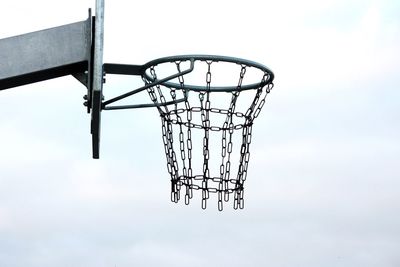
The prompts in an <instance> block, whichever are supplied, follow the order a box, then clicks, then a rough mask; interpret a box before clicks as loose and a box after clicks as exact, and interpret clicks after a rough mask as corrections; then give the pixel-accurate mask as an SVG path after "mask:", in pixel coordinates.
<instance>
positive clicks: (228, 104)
mask: <svg viewBox="0 0 400 267" xmlns="http://www.w3.org/2000/svg"><path fill="white" fill-rule="evenodd" d="M103 40H104V0H97V1H96V14H95V16H92V14H91V10H89V18H88V19H87V20H84V21H81V22H76V23H72V24H68V25H63V26H60V27H56V28H51V29H47V30H42V31H38V32H33V33H28V34H24V35H20V36H15V37H10V38H6V39H1V40H0V90H4V89H9V88H12V87H16V86H20V85H25V84H30V83H34V82H38V81H43V80H47V79H52V78H57V77H61V76H65V75H73V76H74V77H75V78H76V79H78V80H79V81H80V82H81V83H82V84H83V85H85V86H86V87H87V94H86V95H85V96H84V99H85V106H86V107H87V112H88V113H90V114H91V127H90V128H91V135H92V153H93V158H99V156H100V125H101V112H102V111H103V110H115V109H135V108H147V107H154V108H156V109H157V110H158V111H159V113H160V116H161V122H162V138H163V143H164V149H165V154H166V158H167V168H168V172H169V175H170V178H171V185H172V189H171V199H172V201H173V202H178V200H179V199H180V193H181V189H182V188H184V194H185V203H186V204H189V201H190V199H191V198H192V197H193V190H200V191H201V192H202V207H203V208H204V209H205V208H206V204H207V200H208V199H209V197H210V193H216V196H217V198H218V209H219V210H222V208H223V201H228V200H229V199H230V198H231V197H230V195H231V194H233V195H234V197H233V199H234V208H235V209H237V208H243V206H244V202H243V183H244V181H245V180H246V176H247V170H248V163H249V158H250V150H249V146H250V143H251V138H252V126H253V122H254V119H255V118H256V117H257V116H258V115H259V113H260V111H261V109H262V107H263V106H264V104H265V98H266V96H267V94H268V93H269V92H270V90H271V89H272V88H273V79H274V74H273V73H272V71H271V70H269V69H268V68H267V67H265V66H263V65H261V64H258V63H256V62H253V61H249V60H244V59H239V58H233V57H225V56H211V55H184V56H172V57H165V58H161V59H156V60H153V61H151V62H148V63H146V64H144V65H124V64H110V63H105V64H103V58H102V57H103ZM106 74H120V75H135V76H140V77H141V78H142V80H143V86H142V87H140V88H136V89H134V90H132V91H129V92H126V93H124V94H122V95H120V96H117V97H113V98H111V99H106V100H105V99H104V96H103V84H104V82H105V80H104V75H106ZM142 91H147V93H148V94H149V96H150V100H149V102H148V103H144V104H135V105H129V104H120V101H121V100H123V99H125V98H128V97H131V96H133V95H135V94H137V93H139V92H142ZM214 96H215V97H214ZM239 96H240V97H239ZM224 97H225V98H226V100H223V99H224ZM242 100H247V103H242V102H241V101H242ZM243 107H244V108H243ZM241 108H242V109H241ZM196 142H197V143H198V145H196ZM235 144H236V145H235ZM235 163H237V164H236V165H235Z"/></svg>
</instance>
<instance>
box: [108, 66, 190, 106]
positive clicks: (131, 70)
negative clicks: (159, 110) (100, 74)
mask: <svg viewBox="0 0 400 267" xmlns="http://www.w3.org/2000/svg"><path fill="white" fill-rule="evenodd" d="M146 67H147V66H146V65H125V64H112V63H106V64H104V72H105V73H106V74H107V73H109V74H121V75H137V76H139V75H140V76H143V75H144V71H145V70H146ZM193 69H194V59H190V67H189V68H188V69H186V70H184V71H180V72H177V73H175V74H172V75H170V76H168V77H165V78H162V79H160V80H154V81H152V82H151V83H147V84H146V85H145V86H142V87H140V88H137V89H135V90H132V91H130V92H127V93H125V94H122V95H120V96H117V97H114V98H112V99H109V100H106V101H104V102H103V103H102V109H103V110H117V109H136V108H150V107H160V106H167V105H172V104H177V103H181V102H184V101H186V100H187V97H188V92H187V91H185V92H184V97H183V98H180V99H176V100H173V101H168V102H166V103H149V104H137V105H122V106H108V105H109V104H112V103H115V102H117V101H119V100H122V99H124V98H127V97H129V96H132V95H134V94H137V93H140V92H142V91H144V90H146V89H149V88H151V87H154V86H158V85H160V84H165V83H167V82H168V81H170V80H172V79H175V78H178V77H181V76H184V75H186V74H188V73H190V72H192V71H193Z"/></svg>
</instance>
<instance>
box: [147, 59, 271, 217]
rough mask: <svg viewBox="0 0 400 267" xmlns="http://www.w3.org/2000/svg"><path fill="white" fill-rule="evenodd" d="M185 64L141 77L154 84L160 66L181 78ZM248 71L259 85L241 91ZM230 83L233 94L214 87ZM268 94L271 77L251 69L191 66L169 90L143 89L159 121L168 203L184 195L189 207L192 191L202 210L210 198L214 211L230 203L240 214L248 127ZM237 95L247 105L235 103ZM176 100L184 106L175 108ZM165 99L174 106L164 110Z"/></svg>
mask: <svg viewBox="0 0 400 267" xmlns="http://www.w3.org/2000/svg"><path fill="white" fill-rule="evenodd" d="M185 64H188V62H186V61H185V60H179V61H178V60H176V61H173V62H167V63H163V64H157V65H154V66H151V67H150V68H149V69H148V71H149V76H148V77H151V79H148V78H146V77H145V76H143V80H144V82H145V83H146V84H150V83H151V82H152V81H157V79H158V78H159V77H157V76H158V75H160V74H159V73H162V72H163V71H167V70H162V69H163V66H162V65H168V67H169V68H171V66H173V69H174V71H175V72H176V71H177V72H181V71H182V69H183V65H185ZM216 65H219V67H218V68H217V67H216ZM214 67H215V68H214ZM214 69H215V72H214ZM250 69H251V70H254V73H252V74H251V75H250V74H249V76H251V77H249V78H250V79H252V80H253V79H258V81H257V84H258V86H257V87H256V88H255V89H252V90H242V86H243V87H244V82H245V80H246V76H247V75H248V73H249V70H250ZM217 75H218V76H219V77H218V76H217ZM160 77H161V76H160ZM193 77H195V78H193ZM189 80H190V81H189ZM214 81H215V82H214ZM229 81H230V84H231V85H232V84H233V86H234V90H223V87H218V86H219V84H218V82H220V83H225V84H226V83H227V82H229ZM232 81H233V82H232ZM189 82H193V83H196V84H197V85H200V86H197V88H196V90H193V89H188V87H190V86H187V84H192V83H189ZM214 83H215V85H214ZM192 87H193V86H192ZM221 88H222V89H221ZM272 88H273V83H272V78H271V73H269V72H266V71H263V70H260V69H257V68H254V67H253V66H247V65H245V64H238V63H232V62H223V61H216V60H196V62H195V69H194V71H193V72H192V73H190V74H186V75H182V76H179V77H178V78H176V83H174V84H173V86H171V84H169V83H162V84H160V85H156V86H153V87H150V88H148V89H147V91H148V93H149V95H150V98H151V100H152V101H153V102H154V103H155V104H157V105H158V107H157V108H158V111H159V113H160V116H161V123H162V140H163V143H164V149H165V155H166V158H167V168H168V172H169V174H170V177H171V200H172V201H173V202H176V203H177V202H178V201H179V200H180V199H181V196H182V195H183V197H184V199H185V204H187V205H188V204H189V202H190V201H191V199H192V198H193V191H194V190H197V191H200V192H201V206H202V208H203V209H205V208H206V207H207V201H208V200H209V198H210V195H211V194H213V195H214V196H215V197H216V199H217V202H218V209H219V210H222V209H223V203H224V202H228V201H229V200H230V199H233V207H234V209H238V208H240V209H243V207H244V187H243V185H244V182H245V181H246V177H247V171H248V165H249V159H250V149H249V148H250V144H251V140H252V135H253V122H254V119H255V118H257V116H258V115H259V113H260V111H261V109H262V108H263V106H264V104H265V99H266V96H267V94H268V93H269V92H270V90H271V89H272ZM245 94H246V95H245ZM242 95H243V100H246V101H244V102H245V103H246V104H244V103H242V102H240V101H239V100H240V99H241V98H242ZM239 96H240V97H239ZM180 97H183V99H184V100H183V101H180V102H179V101H177V100H178V99H180ZM213 97H214V98H213ZM169 99H172V100H173V101H176V103H175V104H173V105H163V104H165V103H167V101H168V100H169ZM212 99H213V100H212ZM244 105H246V106H244ZM243 106H244V108H243ZM210 193H211V194H210Z"/></svg>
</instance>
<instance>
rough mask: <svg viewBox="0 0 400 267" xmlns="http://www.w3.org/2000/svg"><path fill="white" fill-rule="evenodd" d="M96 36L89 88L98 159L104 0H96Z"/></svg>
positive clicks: (95, 151)
mask: <svg viewBox="0 0 400 267" xmlns="http://www.w3.org/2000/svg"><path fill="white" fill-rule="evenodd" d="M93 32H94V36H93V40H94V41H93V48H92V55H93V56H92V62H91V63H90V65H91V66H90V68H91V70H92V71H89V75H90V77H91V79H90V80H91V81H90V85H89V88H90V90H91V92H90V97H91V98H90V104H91V126H90V128H91V134H92V153H93V158H95V159H98V158H99V154H100V124H101V110H102V97H103V94H102V89H103V40H104V0H96V14H95V21H94V31H93Z"/></svg>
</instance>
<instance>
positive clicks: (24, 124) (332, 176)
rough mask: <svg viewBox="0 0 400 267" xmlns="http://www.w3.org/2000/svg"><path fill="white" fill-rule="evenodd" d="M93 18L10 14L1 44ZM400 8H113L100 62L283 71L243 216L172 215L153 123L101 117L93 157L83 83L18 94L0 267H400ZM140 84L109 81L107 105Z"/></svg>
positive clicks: (4, 8)
mask: <svg viewBox="0 0 400 267" xmlns="http://www.w3.org/2000/svg"><path fill="white" fill-rule="evenodd" d="M89 7H92V8H94V0H93V1H89V0H85V1H82V0H80V1H77V0H76V1H75V0H69V1H64V2H62V1H48V0H37V1H22V0H14V1H7V3H5V2H4V3H3V4H1V8H0V25H2V27H1V30H0V38H4V37H9V36H12V35H18V34H22V33H26V32H31V31H35V30H40V29H45V28H49V27H54V26H58V25H63V24H67V23H71V22H75V21H81V20H84V19H86V18H87V9H88V8H89ZM399 12H400V4H399V2H398V1H373V0H371V1H361V0H360V1H356V0H351V1H349V0H329V1H316V0H306V1H290V0H287V1H265V0H264V1H260V0H248V1H211V0H204V1H178V0H173V1H160V0H155V1H151V2H149V1H148V2H144V1H142V2H140V1H123V0H113V1H107V0H106V10H105V55H104V61H105V62H114V63H127V64H142V63H145V62H147V61H149V60H152V59H155V58H159V57H163V56H169V55H176V54H193V53H200V54H221V55H227V56H236V57H241V58H246V59H250V60H254V61H257V62H260V63H262V64H265V65H267V66H268V67H270V68H271V69H272V70H273V71H274V73H275V75H276V76H275V77H276V79H275V88H274V90H273V91H272V92H271V94H270V95H269V96H268V99H267V104H266V106H265V107H264V110H263V111H262V113H261V115H260V117H259V118H257V120H256V121H255V125H254V128H253V129H254V134H253V142H252V146H251V153H252V156H251V160H250V166H249V173H248V179H247V181H246V184H245V188H246V191H245V209H244V210H239V211H235V210H233V209H232V207H231V206H230V205H226V206H225V209H224V211H223V212H218V211H217V201H216V200H215V203H212V202H210V203H209V205H208V209H207V210H205V211H203V210H202V209H201V204H200V198H199V197H197V198H195V199H194V201H192V203H191V205H189V206H185V205H184V204H183V203H179V204H174V203H171V202H170V200H169V199H170V184H169V175H168V172H167V167H166V160H165V155H164V152H163V145H162V139H161V125H160V119H159V116H158V113H157V111H156V110H131V111H108V112H103V120H102V140H101V159H100V160H93V159H91V147H90V134H89V122H90V119H89V116H88V115H87V114H86V112H85V108H84V107H83V106H82V102H83V100H82V96H83V95H84V94H85V88H84V87H82V86H81V85H80V84H79V83H78V82H77V81H75V80H74V79H73V78H71V77H65V78H60V79H55V80H51V81H46V82H42V83H37V84H32V85H28V86H24V87H19V88H14V89H11V90H6V91H2V92H0V266H4V267H22V266H23V267H39V266H40V267H50V266H60V267H67V266H82V267H83V266H85V267H86V266H93V267H94V266H96V267H106V266H110V267H114V266H118V267H128V266H145V267H150V266H174V267H179V266H235V267H242V266H277V267H292V266H299V267H303V266H304V267H306V266H307V267H320V266H328V267H330V266H332V267H336V266H340V267H354V266H363V267H375V266H379V267H382V266H384V267H396V266H399V265H400V256H399V253H398V251H399V247H400V228H399V225H400V215H399V210H400V194H399V193H400V189H399V188H400V181H399V178H400V171H399V166H400V120H399V114H400V106H399V100H398V99H399V98H400V91H399V86H400V76H399V74H398V70H399V68H400V53H399V49H398V48H399V46H400V18H399V16H398V14H399ZM0 71H1V70H0ZM135 86H137V81H136V80H134V79H130V78H122V77H109V78H107V84H106V87H105V94H106V96H107V92H109V94H113V93H114V92H115V91H116V90H120V89H121V88H128V89H129V88H133V87H135ZM107 90H108V91H107ZM214 204H215V205H214Z"/></svg>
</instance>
